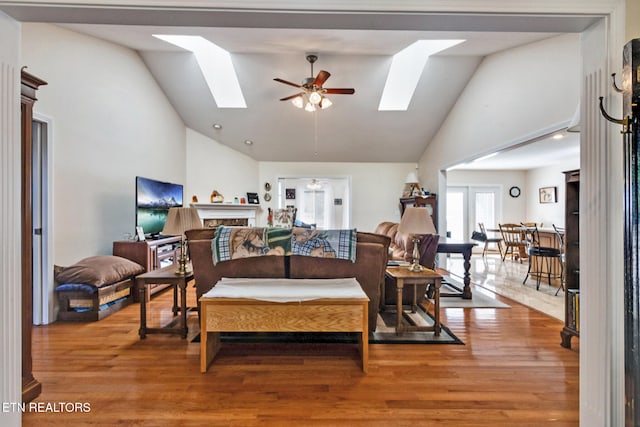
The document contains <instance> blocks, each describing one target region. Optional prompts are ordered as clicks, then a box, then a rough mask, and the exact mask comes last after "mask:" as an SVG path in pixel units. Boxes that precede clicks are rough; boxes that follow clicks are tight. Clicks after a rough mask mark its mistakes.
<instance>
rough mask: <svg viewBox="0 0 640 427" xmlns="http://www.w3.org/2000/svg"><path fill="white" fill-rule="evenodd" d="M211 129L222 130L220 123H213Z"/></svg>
mask: <svg viewBox="0 0 640 427" xmlns="http://www.w3.org/2000/svg"><path fill="white" fill-rule="evenodd" d="M213 128H214V129H216V130H220V129H222V125H221V124H220V123H214V124H213Z"/></svg>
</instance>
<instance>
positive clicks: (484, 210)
mask: <svg viewBox="0 0 640 427" xmlns="http://www.w3.org/2000/svg"><path fill="white" fill-rule="evenodd" d="M501 194H502V188H501V187H500V186H448V187H447V200H446V204H447V232H448V233H450V235H451V238H452V239H455V240H469V239H470V238H471V233H472V231H473V230H479V226H478V223H480V222H482V223H484V225H485V227H486V228H488V229H491V228H497V227H498V222H499V218H500V216H501V212H502V206H501V203H500V201H501Z"/></svg>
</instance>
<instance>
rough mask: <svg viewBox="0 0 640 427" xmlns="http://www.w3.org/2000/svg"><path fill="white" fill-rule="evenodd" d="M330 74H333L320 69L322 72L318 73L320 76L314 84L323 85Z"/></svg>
mask: <svg viewBox="0 0 640 427" xmlns="http://www.w3.org/2000/svg"><path fill="white" fill-rule="evenodd" d="M329 76H331V74H330V73H329V72H328V71H325V70H320V72H319V73H318V76H317V77H316V79H315V80H314V81H313V84H314V85H315V86H318V87H321V86H322V85H323V84H324V82H326V81H327V79H328V78H329Z"/></svg>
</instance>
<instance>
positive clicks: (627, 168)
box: [622, 39, 640, 426]
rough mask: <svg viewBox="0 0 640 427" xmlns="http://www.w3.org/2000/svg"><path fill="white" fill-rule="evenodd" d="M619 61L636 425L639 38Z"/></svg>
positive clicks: (628, 392) (630, 400)
mask: <svg viewBox="0 0 640 427" xmlns="http://www.w3.org/2000/svg"><path fill="white" fill-rule="evenodd" d="M623 61H624V64H623V65H624V70H623V73H624V74H623V81H624V89H623V94H622V95H623V113H624V117H625V118H628V119H629V125H628V129H629V130H630V132H626V133H624V174H625V191H624V216H625V218H624V223H625V230H624V236H625V237H624V258H625V266H624V282H625V284H624V310H625V316H624V323H625V327H624V339H625V350H624V352H625V425H626V426H637V425H640V399H638V394H639V393H640V269H639V266H640V262H639V261H640V227H638V224H639V221H640V210H639V203H640V161H639V160H640V159H639V158H638V155H639V149H640V134H639V132H638V116H639V114H640V111H639V110H638V100H639V99H640V82H639V80H640V76H639V75H638V73H640V39H634V40H632V41H630V42H629V43H627V44H626V45H625V47H624V53H623ZM625 131H626V130H625Z"/></svg>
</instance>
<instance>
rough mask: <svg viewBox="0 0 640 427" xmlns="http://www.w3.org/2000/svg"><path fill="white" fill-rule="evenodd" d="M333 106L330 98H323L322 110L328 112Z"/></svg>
mask: <svg viewBox="0 0 640 427" xmlns="http://www.w3.org/2000/svg"><path fill="white" fill-rule="evenodd" d="M332 105H333V102H331V100H330V99H329V98H327V97H326V96H323V97H322V101H320V108H322V109H323V110H326V109H327V108H329V107H331V106H332Z"/></svg>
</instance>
